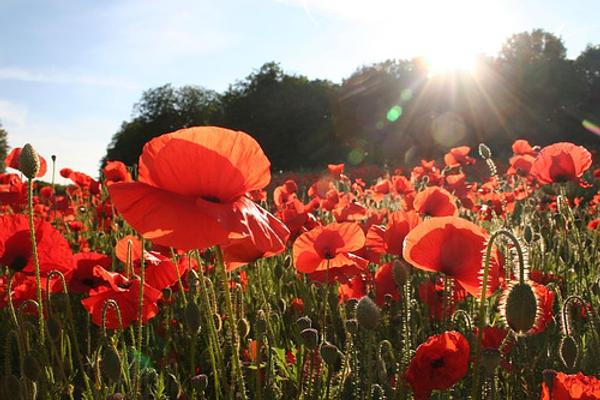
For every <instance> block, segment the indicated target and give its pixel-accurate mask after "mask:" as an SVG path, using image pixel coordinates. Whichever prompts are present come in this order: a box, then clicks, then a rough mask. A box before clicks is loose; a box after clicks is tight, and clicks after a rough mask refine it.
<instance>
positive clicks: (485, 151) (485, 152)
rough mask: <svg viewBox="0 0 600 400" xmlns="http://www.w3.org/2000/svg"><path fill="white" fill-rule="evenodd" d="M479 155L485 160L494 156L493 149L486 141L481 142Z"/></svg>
mask: <svg viewBox="0 0 600 400" xmlns="http://www.w3.org/2000/svg"><path fill="white" fill-rule="evenodd" d="M479 155H480V156H481V158H483V159H484V160H487V159H488V158H492V151H491V150H490V148H489V147H488V146H487V145H486V144H485V143H479Z"/></svg>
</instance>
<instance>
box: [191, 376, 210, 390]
mask: <svg viewBox="0 0 600 400" xmlns="http://www.w3.org/2000/svg"><path fill="white" fill-rule="evenodd" d="M191 380H192V386H193V387H194V389H196V391H198V392H204V391H205V390H206V388H207V387H208V376H206V375H204V374H200V375H196V376H193V377H192V379H191Z"/></svg>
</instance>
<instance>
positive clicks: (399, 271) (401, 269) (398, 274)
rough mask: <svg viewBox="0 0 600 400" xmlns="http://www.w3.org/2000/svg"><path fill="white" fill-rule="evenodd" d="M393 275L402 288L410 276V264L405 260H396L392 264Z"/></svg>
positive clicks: (397, 284)
mask: <svg viewBox="0 0 600 400" xmlns="http://www.w3.org/2000/svg"><path fill="white" fill-rule="evenodd" d="M392 276H393V277H394V282H396V286H398V287H399V288H401V287H402V286H404V284H405V283H406V282H407V281H408V278H409V277H410V266H409V265H408V264H407V263H406V261H404V260H396V261H394V264H392Z"/></svg>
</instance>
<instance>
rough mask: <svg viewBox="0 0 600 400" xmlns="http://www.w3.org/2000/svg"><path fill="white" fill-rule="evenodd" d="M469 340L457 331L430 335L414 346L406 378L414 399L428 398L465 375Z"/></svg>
mask: <svg viewBox="0 0 600 400" xmlns="http://www.w3.org/2000/svg"><path fill="white" fill-rule="evenodd" d="M469 352H470V347H469V342H468V341H467V339H465V337H464V336H463V335H461V334H460V333H458V332H455V331H450V332H444V333H442V334H440V335H435V336H431V337H430V338H429V339H427V341H426V342H425V343H422V344H421V345H419V347H417V351H416V353H415V355H414V357H413V359H412V360H411V361H410V365H409V366H408V370H407V371H406V374H405V378H406V380H407V381H408V383H410V386H411V387H412V389H413V392H414V394H415V399H416V400H427V399H429V397H430V396H431V392H432V391H434V390H446V389H449V388H450V387H452V386H453V385H454V384H456V383H457V382H458V381H460V380H461V379H462V378H464V376H465V375H466V374H467V367H468V365H469Z"/></svg>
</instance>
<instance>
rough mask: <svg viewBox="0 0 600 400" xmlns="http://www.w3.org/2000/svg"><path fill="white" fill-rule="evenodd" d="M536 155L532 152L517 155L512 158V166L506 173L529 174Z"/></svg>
mask: <svg viewBox="0 0 600 400" xmlns="http://www.w3.org/2000/svg"><path fill="white" fill-rule="evenodd" d="M534 162H535V157H534V156H532V155H530V154H522V155H516V156H513V157H511V158H510V160H509V163H510V168H509V169H508V171H506V173H507V174H508V175H519V176H528V175H529V173H530V171H531V167H532V166H533V163H534Z"/></svg>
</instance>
